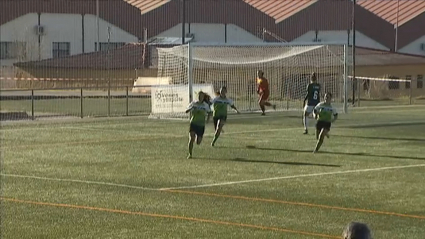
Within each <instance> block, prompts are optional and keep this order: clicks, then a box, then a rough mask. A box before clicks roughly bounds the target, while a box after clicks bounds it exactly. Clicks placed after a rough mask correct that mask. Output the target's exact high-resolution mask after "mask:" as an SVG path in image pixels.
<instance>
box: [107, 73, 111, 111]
mask: <svg viewBox="0 0 425 239" xmlns="http://www.w3.org/2000/svg"><path fill="white" fill-rule="evenodd" d="M110 116H111V79H110V78H109V79H108V117H110Z"/></svg>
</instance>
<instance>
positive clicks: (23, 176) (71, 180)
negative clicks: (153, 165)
mask: <svg viewBox="0 0 425 239" xmlns="http://www.w3.org/2000/svg"><path fill="white" fill-rule="evenodd" d="M0 175H1V176H3V177H14V178H30V179H38V180H46V181H57V182H71V183H83V184H96V185H106V186H114V187H120V188H133V189H141V190H149V191H157V190H158V189H155V188H146V187H139V186H132V185H126V184H119V183H108V182H100V181H88V180H78V179H63V178H48V177H39V176H30V175H19V174H4V173H2V174H0Z"/></svg>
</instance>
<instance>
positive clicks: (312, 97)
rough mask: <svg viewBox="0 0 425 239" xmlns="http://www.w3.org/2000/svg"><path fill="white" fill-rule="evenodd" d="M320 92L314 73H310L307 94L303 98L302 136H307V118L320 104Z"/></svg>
mask: <svg viewBox="0 0 425 239" xmlns="http://www.w3.org/2000/svg"><path fill="white" fill-rule="evenodd" d="M320 90H321V86H320V84H319V83H317V77H316V73H314V72H313V73H312V74H311V77H310V83H309V84H308V86H307V94H306V96H305V98H304V104H303V105H304V114H303V124H304V134H308V128H307V127H308V117H309V116H310V114H311V113H312V112H313V109H314V107H315V106H316V105H317V104H318V103H319V102H320Z"/></svg>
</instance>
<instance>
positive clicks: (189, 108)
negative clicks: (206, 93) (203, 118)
mask: <svg viewBox="0 0 425 239" xmlns="http://www.w3.org/2000/svg"><path fill="white" fill-rule="evenodd" d="M192 109H193V103H190V104H189V105H188V106H187V108H186V111H185V112H186V114H187V113H189V112H190V111H192Z"/></svg>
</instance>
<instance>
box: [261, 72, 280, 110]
mask: <svg viewBox="0 0 425 239" xmlns="http://www.w3.org/2000/svg"><path fill="white" fill-rule="evenodd" d="M257 85H258V87H257V94H258V96H259V99H258V104H259V105H260V109H261V111H262V114H261V115H266V106H271V107H273V109H275V110H276V105H272V104H271V103H270V102H268V100H269V96H270V89H269V81H268V80H267V79H266V78H265V77H264V72H263V71H262V70H258V71H257Z"/></svg>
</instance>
